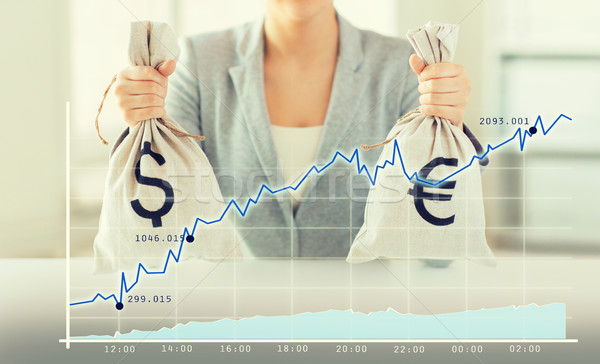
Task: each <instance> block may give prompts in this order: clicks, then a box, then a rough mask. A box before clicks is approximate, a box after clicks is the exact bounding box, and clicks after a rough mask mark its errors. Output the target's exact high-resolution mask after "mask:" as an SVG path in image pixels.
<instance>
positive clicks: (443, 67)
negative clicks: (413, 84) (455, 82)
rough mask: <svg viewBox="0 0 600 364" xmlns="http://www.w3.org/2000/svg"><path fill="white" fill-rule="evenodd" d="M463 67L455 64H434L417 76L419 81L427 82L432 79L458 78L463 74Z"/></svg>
mask: <svg viewBox="0 0 600 364" xmlns="http://www.w3.org/2000/svg"><path fill="white" fill-rule="evenodd" d="M465 73H466V72H465V69H464V67H463V66H461V65H459V64H455V63H434V64H431V65H429V66H427V67H425V69H424V70H423V71H422V72H421V73H420V74H419V81H421V82H423V81H427V80H430V79H433V78H445V77H458V76H460V75H463V74H465Z"/></svg>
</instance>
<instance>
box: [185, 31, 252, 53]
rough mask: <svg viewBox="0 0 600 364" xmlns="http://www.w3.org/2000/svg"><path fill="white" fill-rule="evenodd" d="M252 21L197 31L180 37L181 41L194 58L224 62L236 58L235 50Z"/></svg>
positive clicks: (245, 35)
mask: <svg viewBox="0 0 600 364" xmlns="http://www.w3.org/2000/svg"><path fill="white" fill-rule="evenodd" d="M252 25H253V22H248V23H245V24H242V25H238V26H235V27H231V28H227V29H222V30H218V31H211V32H205V33H197V34H192V35H188V36H184V37H182V38H181V40H180V41H181V43H182V44H183V46H184V48H186V49H187V51H189V52H191V53H192V54H194V55H195V58H196V59H206V58H212V61H215V60H217V61H219V62H224V61H226V60H227V59H231V60H234V59H235V58H236V50H237V48H238V47H239V44H240V42H241V41H242V40H243V39H244V38H245V37H247V34H248V33H249V31H250V29H251V28H252Z"/></svg>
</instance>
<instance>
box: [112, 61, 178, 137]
mask: <svg viewBox="0 0 600 364" xmlns="http://www.w3.org/2000/svg"><path fill="white" fill-rule="evenodd" d="M173 72H175V61H173V60H168V61H166V62H165V63H163V64H162V65H161V66H160V67H159V68H158V70H155V69H154V68H152V67H146V66H132V67H128V68H125V69H124V70H122V71H121V72H119V74H118V75H117V80H116V81H115V85H114V88H113V90H114V95H115V98H116V100H117V105H118V107H119V110H120V111H121V115H122V116H123V119H124V120H125V122H126V123H127V124H129V125H130V126H131V127H133V126H135V125H136V124H137V123H139V122H140V121H142V120H148V119H157V118H162V117H165V115H166V112H165V97H166V96H167V83H168V82H167V77H169V76H170V75H172V74H173Z"/></svg>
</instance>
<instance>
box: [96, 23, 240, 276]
mask: <svg viewBox="0 0 600 364" xmlns="http://www.w3.org/2000/svg"><path fill="white" fill-rule="evenodd" d="M178 55H179V47H178V45H177V39H176V37H175V35H174V33H173V32H172V30H171V29H170V28H169V26H168V25H167V24H161V23H154V22H152V23H150V22H135V23H132V24H131V39H130V44H129V58H130V61H131V64H132V65H144V66H152V67H154V68H158V67H159V66H160V65H161V64H162V63H163V62H165V61H167V60H168V59H175V58H176V57H177V56H178ZM192 137H193V136H191V135H189V134H186V133H185V132H184V131H183V130H182V129H181V127H180V126H179V125H178V124H177V123H176V122H175V121H174V120H172V119H170V118H169V117H166V118H164V119H151V120H145V121H142V122H140V123H138V124H137V125H136V126H135V127H133V128H130V129H129V132H128V133H124V134H123V135H122V136H121V138H120V140H119V141H118V142H117V143H116V144H115V146H114V147H113V150H112V154H111V157H110V161H109V167H108V168H109V170H108V176H107V179H106V184H105V192H104V199H103V204H102V211H101V214H100V224H99V225H100V226H99V231H98V234H97V236H96V238H95V240H94V253H95V262H94V270H95V272H112V271H115V270H123V269H129V268H135V267H137V266H138V264H139V263H142V264H143V265H144V266H145V267H159V270H160V267H162V266H164V265H165V262H166V260H167V258H168V259H170V260H171V261H173V260H175V257H178V258H181V259H186V258H191V257H202V258H206V259H211V260H215V259H225V258H235V257H238V256H239V251H238V250H237V244H236V242H235V235H234V230H233V228H232V225H231V224H230V223H229V220H228V219H227V217H226V216H225V217H223V218H222V220H221V221H219V222H215V223H212V224H205V223H204V222H202V221H196V218H197V217H199V218H201V219H202V220H204V221H205V222H212V221H217V220H219V219H221V215H222V214H223V212H224V211H225V208H226V204H225V202H224V201H223V197H222V195H221V191H220V189H219V186H218V183H217V180H216V178H215V175H214V172H213V169H212V167H211V165H210V163H209V161H208V159H207V158H206V156H205V154H204V152H203V151H202V149H201V148H200V147H199V146H198V144H197V142H196V141H195V140H194V139H193V138H192ZM200 139H203V138H200ZM186 227H187V229H188V231H189V233H190V234H191V233H192V232H193V235H192V236H193V241H191V242H188V240H192V238H188V237H187V236H183V235H184V228H186ZM194 228H195V229H194ZM182 239H183V240H184V242H183V243H182ZM169 250H171V251H172V252H173V255H172V256H170V257H168V255H169V254H170V253H169ZM155 270H156V269H155Z"/></svg>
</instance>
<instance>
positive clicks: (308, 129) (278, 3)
mask: <svg viewBox="0 0 600 364" xmlns="http://www.w3.org/2000/svg"><path fill="white" fill-rule="evenodd" d="M182 48H183V50H182V55H181V57H180V61H179V65H178V66H177V71H176V72H175V62H174V61H168V62H166V63H164V64H163V65H162V66H161V67H160V68H159V69H158V71H157V70H154V69H152V68H149V67H129V68H127V69H124V70H123V71H122V72H120V73H119V75H118V79H117V84H116V87H115V88H114V90H115V95H116V98H117V99H118V104H119V107H120V109H121V111H122V114H123V117H124V119H125V120H126V121H127V123H128V124H129V125H130V126H134V125H135V124H136V123H137V122H139V121H140V120H146V119H150V118H159V117H163V116H165V114H166V111H168V114H169V116H171V117H172V118H173V119H175V120H177V121H178V122H179V123H180V124H181V125H182V127H184V128H185V129H186V130H187V132H189V133H192V134H198V135H204V136H206V140H205V141H204V142H202V148H203V149H204V151H205V153H206V155H207V157H208V159H209V160H210V162H211V163H212V165H213V167H214V169H215V173H216V175H217V177H218V179H219V185H220V187H221V190H222V192H223V196H224V197H226V199H230V198H235V199H236V201H237V202H238V203H239V204H240V206H242V207H243V206H244V205H245V203H246V202H247V200H248V198H254V197H256V195H257V193H258V191H259V190H260V187H261V185H263V184H265V185H267V186H269V187H270V188H271V189H273V190H275V189H277V188H281V187H284V186H288V185H296V183H297V182H299V178H301V177H302V176H303V175H304V173H306V171H308V170H309V169H310V167H311V166H312V165H313V164H315V165H317V166H323V165H325V164H327V163H328V162H330V161H331V159H332V157H333V156H334V155H335V152H336V151H340V152H341V153H343V154H345V155H346V156H350V155H351V154H352V153H353V151H354V149H355V148H356V147H357V146H359V145H361V144H372V143H376V142H379V141H381V140H382V139H384V138H385V136H386V135H387V133H388V132H389V130H390V129H391V127H392V126H393V125H394V124H395V123H396V120H397V119H398V118H399V117H400V116H401V115H403V114H405V113H406V112H408V111H410V110H412V109H414V108H415V107H417V106H419V104H420V105H421V112H422V113H424V114H428V115H438V116H441V117H443V118H446V119H448V120H450V121H451V122H452V123H453V124H454V125H456V126H458V127H460V128H463V124H462V119H463V115H464V112H465V108H466V105H467V100H468V96H469V92H470V82H469V79H468V77H467V75H466V73H465V71H464V69H463V68H462V67H461V66H459V65H456V64H450V63H442V64H435V65H430V66H428V67H424V65H423V63H422V62H421V60H420V59H419V58H418V57H417V56H416V55H414V54H413V55H411V53H412V51H411V47H410V45H409V44H408V42H406V41H404V40H400V39H395V38H390V37H384V36H382V35H379V34H376V33H373V32H370V31H364V30H359V29H357V28H355V27H354V26H352V25H351V24H349V23H348V22H347V21H346V20H345V19H344V18H342V17H341V16H339V15H338V14H337V13H336V11H335V8H334V6H333V1H332V0H312V1H297V0H267V2H266V13H265V17H264V20H263V19H260V20H258V21H256V22H254V23H250V24H246V25H243V26H240V27H236V28H233V29H229V30H225V31H220V32H216V33H211V34H201V35H195V36H191V37H187V38H185V39H184V41H183V47H182ZM409 65H410V68H412V71H414V73H416V74H417V75H418V77H415V75H414V74H413V73H412V72H411V70H410V69H409ZM167 79H168V80H169V81H168V82H169V91H168V93H167ZM419 94H420V96H419ZM464 130H465V132H466V133H467V135H469V136H470V137H471V138H472V139H473V140H474V137H472V134H470V132H469V131H468V129H466V128H465V129H464ZM475 142H476V141H475ZM378 155H379V153H378V152H363V153H361V154H360V160H361V162H362V163H366V164H367V166H369V167H372V166H373V165H374V164H375V162H376V160H377V157H378ZM356 172H357V168H356V163H352V164H350V163H347V162H345V161H343V160H342V159H341V158H338V159H337V161H336V162H335V163H334V164H332V165H331V166H330V167H328V169H327V170H326V171H324V172H322V173H320V174H315V173H313V174H311V176H310V178H308V179H307V180H305V181H304V183H302V185H301V187H300V188H298V190H297V191H290V190H287V191H283V192H280V193H277V194H275V195H272V194H270V193H268V192H263V194H262V195H261V197H260V199H259V201H258V203H257V205H256V206H250V208H249V209H248V212H247V214H246V215H245V216H244V217H243V218H242V217H240V216H239V215H237V213H235V215H236V216H235V218H236V225H237V227H238V231H239V235H240V237H242V238H243V240H245V242H246V243H247V245H248V247H249V248H250V250H251V252H252V253H253V254H254V255H255V256H258V257H297V256H306V257H345V256H346V255H347V253H348V250H349V247H350V244H351V243H352V241H353V238H354V236H355V235H356V233H357V231H358V229H360V227H361V225H362V222H363V213H364V207H365V200H366V196H367V194H368V190H369V182H368V180H367V178H365V177H364V176H360V175H357V173H356ZM199 214H200V215H201V211H200V212H199ZM232 215H234V213H233V211H232Z"/></svg>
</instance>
